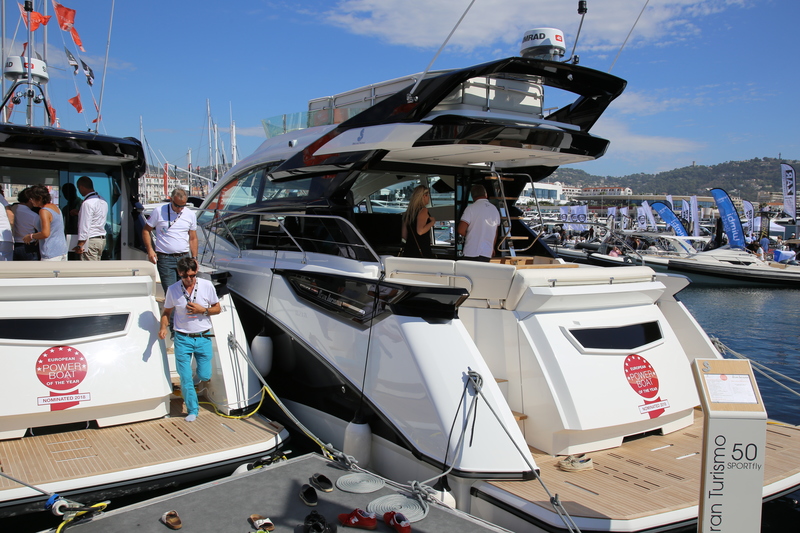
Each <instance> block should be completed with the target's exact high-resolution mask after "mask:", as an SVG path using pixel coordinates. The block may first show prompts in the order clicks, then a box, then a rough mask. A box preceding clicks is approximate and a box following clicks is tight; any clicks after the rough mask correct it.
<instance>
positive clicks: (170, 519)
mask: <svg viewBox="0 0 800 533" xmlns="http://www.w3.org/2000/svg"><path fill="white" fill-rule="evenodd" d="M161 521H162V522H163V523H164V525H165V526H167V527H168V528H170V529H180V528H182V527H183V524H182V523H181V517H180V516H178V511H167V512H166V513H164V514H163V515H161Z"/></svg>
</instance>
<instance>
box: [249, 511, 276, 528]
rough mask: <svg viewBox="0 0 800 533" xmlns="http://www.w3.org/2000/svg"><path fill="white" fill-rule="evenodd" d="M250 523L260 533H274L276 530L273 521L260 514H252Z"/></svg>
mask: <svg viewBox="0 0 800 533" xmlns="http://www.w3.org/2000/svg"><path fill="white" fill-rule="evenodd" d="M250 523H251V524H253V527H254V528H256V529H257V530H259V531H272V530H273V529H275V524H273V523H272V520H270V519H269V518H267V517H265V516H261V515H260V514H251V515H250Z"/></svg>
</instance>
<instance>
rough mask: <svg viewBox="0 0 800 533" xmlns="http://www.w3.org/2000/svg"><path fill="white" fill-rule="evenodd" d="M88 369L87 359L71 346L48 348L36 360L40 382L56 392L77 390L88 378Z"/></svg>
mask: <svg viewBox="0 0 800 533" xmlns="http://www.w3.org/2000/svg"><path fill="white" fill-rule="evenodd" d="M86 368H87V366H86V358H85V357H84V356H83V354H82V353H81V352H79V351H78V350H77V349H75V348H72V347H70V346H53V347H52V348H48V349H47V350H45V351H44V352H42V355H40V356H39V359H37V360H36V376H37V377H38V378H39V381H41V382H42V384H43V385H44V386H45V387H47V388H49V389H55V390H70V389H74V388H76V387H77V386H78V385H80V384H81V382H82V381H83V380H84V378H85V377H86Z"/></svg>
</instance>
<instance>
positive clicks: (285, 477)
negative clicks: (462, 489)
mask: <svg viewBox="0 0 800 533" xmlns="http://www.w3.org/2000/svg"><path fill="white" fill-rule="evenodd" d="M316 472H319V473H322V474H324V475H325V476H327V477H328V478H329V479H330V480H331V481H332V482H333V483H334V486H335V488H334V489H333V491H332V492H322V491H317V497H318V498H319V503H318V505H316V506H314V507H309V506H307V505H305V504H304V503H303V502H302V501H301V500H300V498H299V497H298V495H299V493H300V490H301V487H302V486H303V484H304V483H308V482H309V478H310V477H311V476H312V475H313V474H314V473H316ZM348 473H349V472H347V471H345V470H342V469H340V468H338V465H337V464H335V463H331V462H330V461H328V460H326V459H324V458H323V457H321V456H320V455H318V454H308V455H303V456H300V457H297V458H294V459H290V460H288V461H284V462H281V463H277V464H274V465H270V466H266V467H264V468H259V469H256V470H251V471H250V472H246V473H243V474H241V475H236V476H231V477H227V478H224V479H221V480H218V481H214V482H211V483H206V484H204V485H199V486H197V487H193V488H189V489H185V490H182V491H179V492H175V493H172V494H168V495H165V496H161V497H158V498H154V499H152V500H148V501H145V502H141V503H138V504H134V505H131V506H129V507H123V508H121V509H113V510H109V511H108V512H106V513H104V514H102V515H100V516H98V517H97V518H95V519H94V520H92V521H91V522H87V523H83V524H76V525H74V526H70V531H73V530H74V531H75V532H77V533H95V532H96V533H105V532H108V531H136V532H137V533H162V532H164V531H167V528H166V527H165V526H164V524H162V523H160V522H159V518H160V517H161V515H162V514H163V513H165V512H166V511H169V510H171V509H174V510H176V511H177V512H178V514H179V515H180V517H181V521H182V522H183V529H182V531H192V532H193V533H218V532H220V531H251V530H252V529H253V528H252V527H250V523H249V522H248V517H249V516H250V515H251V514H260V515H262V516H266V517H269V518H271V519H272V521H273V523H274V524H275V526H276V527H275V531H276V532H277V531H304V529H303V522H304V520H305V517H306V516H307V515H308V514H309V513H310V512H311V511H312V510H313V511H316V512H318V513H319V514H321V515H322V516H324V517H325V519H326V520H327V521H328V522H329V523H333V524H338V520H337V516H338V515H339V513H350V512H351V511H352V510H353V509H355V508H361V509H367V507H368V505H369V504H370V503H371V502H374V501H375V500H377V499H378V498H386V497H387V496H395V497H396V496H397V495H398V491H396V490H395V489H393V488H391V487H390V486H389V485H384V486H383V487H381V488H377V487H376V488H377V490H376V491H375V492H367V493H356V492H345V491H343V490H341V489H340V488H339V487H337V486H336V485H335V484H336V481H337V480H338V479H339V478H340V477H341V476H343V475H345V474H348ZM112 503H113V502H112ZM404 505H406V509H409V508H410V507H409V505H410V504H404ZM379 506H380V507H384V508H387V509H388V508H390V506H389V504H388V503H387V502H385V501H384V503H382V504H379ZM381 515H382V513H381ZM379 521H380V523H379V524H378V527H377V531H389V530H390V528H389V527H388V526H387V525H385V524H384V523H383V517H382V516H381V517H379ZM411 530H412V531H414V532H415V533H426V532H427V533H486V532H494V533H503V532H505V533H509V532H508V530H506V529H503V528H500V527H497V526H493V525H491V524H488V523H486V522H483V521H481V520H478V519H476V518H473V517H471V516H469V515H467V514H465V513H462V512H459V511H454V510H452V509H448V508H444V507H440V506H431V507H430V510H429V512H428V514H427V516H425V518H423V519H421V520H419V521H417V522H414V523H413V524H412V526H411ZM339 531H342V532H345V531H357V530H356V529H353V528H344V527H340V529H339Z"/></svg>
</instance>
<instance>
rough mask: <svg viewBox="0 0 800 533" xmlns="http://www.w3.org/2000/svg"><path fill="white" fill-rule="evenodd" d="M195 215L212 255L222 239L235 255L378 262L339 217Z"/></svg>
mask: <svg viewBox="0 0 800 533" xmlns="http://www.w3.org/2000/svg"><path fill="white" fill-rule="evenodd" d="M196 213H197V219H198V225H199V226H200V228H201V230H202V232H203V235H204V238H205V242H206V249H205V253H210V254H211V258H208V257H203V260H204V261H205V260H208V259H211V260H212V261H213V258H214V257H215V251H216V249H217V246H219V245H221V243H220V242H219V241H220V240H223V241H224V242H226V243H227V246H233V247H234V248H235V249H236V250H237V252H238V255H239V257H242V253H243V252H244V251H247V250H272V251H291V252H300V253H302V262H303V263H307V262H308V254H309V253H317V254H325V255H332V256H338V257H344V258H347V259H353V260H356V261H363V262H374V263H380V262H381V260H380V256H379V255H378V254H377V253H376V252H375V250H374V249H373V248H372V247H371V246H370V245H369V243H368V242H367V241H366V240H365V239H364V237H363V236H362V235H361V233H360V232H359V231H358V229H356V227H355V226H354V225H353V224H352V223H351V222H350V221H349V220H346V219H344V218H342V217H339V216H335V215H315V214H302V213H274V212H272V213H264V212H253V211H236V210H231V211H222V210H198V211H196Z"/></svg>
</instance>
